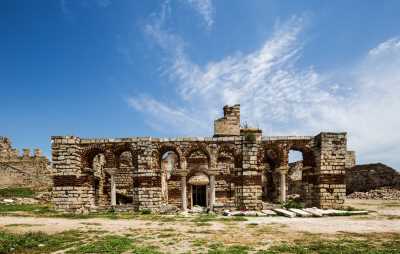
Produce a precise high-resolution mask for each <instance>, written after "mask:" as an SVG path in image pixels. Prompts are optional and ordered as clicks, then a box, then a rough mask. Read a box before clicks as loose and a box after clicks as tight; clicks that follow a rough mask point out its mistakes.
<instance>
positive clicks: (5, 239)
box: [0, 231, 80, 254]
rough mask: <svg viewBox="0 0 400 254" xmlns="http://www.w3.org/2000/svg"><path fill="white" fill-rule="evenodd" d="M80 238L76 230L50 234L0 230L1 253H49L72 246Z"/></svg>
mask: <svg viewBox="0 0 400 254" xmlns="http://www.w3.org/2000/svg"><path fill="white" fill-rule="evenodd" d="M79 240H80V237H79V236H78V235H77V234H76V233H75V232H74V231H67V232H64V233H61V234H55V235H48V234H45V233H41V232H29V233H26V234H14V233H8V232H4V231H0V254H5V253H49V252H53V251H56V250H61V249H64V248H68V247H70V246H71V245H72V244H74V243H76V242H77V241H79Z"/></svg>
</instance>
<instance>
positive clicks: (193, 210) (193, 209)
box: [188, 205, 207, 213]
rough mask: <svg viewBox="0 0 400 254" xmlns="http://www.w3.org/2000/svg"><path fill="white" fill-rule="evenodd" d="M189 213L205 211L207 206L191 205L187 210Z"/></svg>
mask: <svg viewBox="0 0 400 254" xmlns="http://www.w3.org/2000/svg"><path fill="white" fill-rule="evenodd" d="M188 212H189V213H205V212H207V208H206V207H202V206H197V205H195V206H193V208H192V209H190V210H188Z"/></svg>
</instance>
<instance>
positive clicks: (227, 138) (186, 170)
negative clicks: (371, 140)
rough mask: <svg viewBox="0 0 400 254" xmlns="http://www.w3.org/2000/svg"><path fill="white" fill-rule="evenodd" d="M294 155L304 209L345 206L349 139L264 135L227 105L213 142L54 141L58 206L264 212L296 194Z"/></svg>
mask: <svg viewBox="0 0 400 254" xmlns="http://www.w3.org/2000/svg"><path fill="white" fill-rule="evenodd" d="M290 151H299V152H301V154H302V156H303V159H302V165H301V174H300V176H299V174H297V178H299V177H300V179H297V181H300V183H299V182H298V183H297V184H298V186H296V191H297V192H300V193H298V194H299V195H300V197H301V199H302V200H303V201H304V203H305V204H306V205H307V206H318V207H322V208H339V207H341V206H342V205H343V202H344V198H345V194H346V186H345V166H346V158H347V156H346V155H347V149H346V133H327V132H322V133H320V134H318V135H316V136H284V137H270V136H263V135H262V131H261V130H259V129H252V128H241V127H240V106H239V105H234V106H232V107H228V106H225V107H224V116H223V117H222V118H220V119H218V120H216V121H215V123H214V136H213V137H205V138H189V137H185V138H173V139H165V138H151V137H133V138H118V139H112V138H108V139H85V138H80V137H75V136H53V137H52V155H53V167H54V176H53V181H54V187H53V202H54V204H55V206H56V208H57V209H59V210H66V211H85V210H98V209H101V208H110V207H118V206H123V205H125V206H126V205H130V206H131V209H134V210H138V209H152V210H158V209H160V207H162V206H165V205H166V204H169V205H170V206H176V207H179V208H180V209H182V210H186V209H188V208H189V209H190V208H192V207H193V206H195V205H199V206H204V207H208V208H210V209H248V210H256V209H261V208H262V204H263V202H285V200H286V198H287V193H288V190H292V189H293V188H290V186H288V184H290V181H288V180H287V174H288V172H289V161H288V155H289V152H290ZM289 173H290V172H289Z"/></svg>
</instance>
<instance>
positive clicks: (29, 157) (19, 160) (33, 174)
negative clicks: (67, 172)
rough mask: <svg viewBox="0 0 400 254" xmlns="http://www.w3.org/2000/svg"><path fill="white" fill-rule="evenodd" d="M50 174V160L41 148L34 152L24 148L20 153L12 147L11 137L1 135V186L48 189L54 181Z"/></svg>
mask: <svg viewBox="0 0 400 254" xmlns="http://www.w3.org/2000/svg"><path fill="white" fill-rule="evenodd" d="M50 175H51V166H50V162H49V160H48V159H47V158H46V157H45V156H43V155H42V152H41V150H40V149H35V150H34V153H33V154H31V151H30V150H29V149H23V153H22V154H20V153H19V151H18V150H17V149H15V148H12V145H11V141H10V139H8V138H6V137H0V186H2V187H30V188H33V189H36V190H47V189H48V188H50V187H51V183H52V181H51V177H50Z"/></svg>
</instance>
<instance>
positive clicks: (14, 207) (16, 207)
mask: <svg viewBox="0 0 400 254" xmlns="http://www.w3.org/2000/svg"><path fill="white" fill-rule="evenodd" d="M50 211H51V209H50V207H49V206H46V205H38V204H0V213H8V212H32V213H34V214H45V213H48V212H50Z"/></svg>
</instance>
